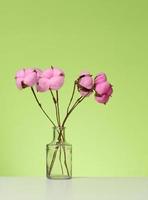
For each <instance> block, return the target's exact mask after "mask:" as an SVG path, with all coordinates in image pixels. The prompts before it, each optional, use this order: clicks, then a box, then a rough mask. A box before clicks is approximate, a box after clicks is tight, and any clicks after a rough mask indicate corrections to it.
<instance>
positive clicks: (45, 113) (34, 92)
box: [31, 87, 56, 127]
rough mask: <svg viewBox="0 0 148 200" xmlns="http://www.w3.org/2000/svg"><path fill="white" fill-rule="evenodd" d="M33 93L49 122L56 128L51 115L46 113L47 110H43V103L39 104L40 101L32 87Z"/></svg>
mask: <svg viewBox="0 0 148 200" xmlns="http://www.w3.org/2000/svg"><path fill="white" fill-rule="evenodd" d="M31 91H32V93H33V96H34V98H35V100H36V102H37V104H38V105H39V107H40V109H41V110H42V112H43V113H44V115H45V116H46V117H47V118H48V120H49V121H50V122H51V123H52V124H53V126H54V127H55V126H56V125H55V123H54V122H53V121H52V119H51V118H50V117H49V115H48V114H47V113H46V112H45V110H44V109H43V107H42V105H41V103H40V102H39V100H38V98H37V95H36V93H35V91H34V89H33V87H31Z"/></svg>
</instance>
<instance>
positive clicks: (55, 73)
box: [15, 66, 113, 175]
mask: <svg viewBox="0 0 148 200" xmlns="http://www.w3.org/2000/svg"><path fill="white" fill-rule="evenodd" d="M64 78H65V74H64V71H63V70H61V69H59V68H57V67H53V66H51V68H47V69H46V70H41V69H38V68H34V69H33V68H27V69H25V68H24V69H21V70H19V71H18V72H17V73H16V76H15V79H16V86H17V88H18V89H20V90H22V89H25V88H28V87H30V88H31V91H32V93H33V96H34V97H35V100H36V102H37V103H38V105H39V107H40V109H41V110H42V112H43V113H44V114H45V116H46V117H47V118H48V120H49V121H50V122H51V123H52V125H53V126H54V127H58V128H59V131H58V134H59V136H58V142H57V143H56V144H60V143H61V141H62V140H63V137H64V136H63V132H62V131H61V130H62V129H63V128H64V127H65V123H66V121H67V119H68V117H69V116H70V114H71V113H72V112H73V110H74V109H75V108H76V107H77V106H78V105H79V104H80V103H81V102H82V101H83V100H84V99H86V97H90V96H91V95H92V94H94V97H95V100H96V102H97V103H101V104H106V103H107V102H108V100H109V98H110V97H111V95H112V92H113V88H112V85H111V84H110V83H109V82H108V80H107V77H106V74H105V73H99V74H98V75H96V76H95V77H94V78H93V76H92V75H91V74H90V73H88V72H83V73H81V74H80V75H79V77H78V78H77V79H76V80H75V81H74V84H73V90H72V95H71V97H70V100H69V103H68V106H67V109H66V114H65V117H64V119H63V120H61V116H60V105H59V89H60V88H61V87H62V86H63V84H64ZM76 89H77V91H78V92H79V93H80V96H79V98H77V99H76V101H74V95H75V92H76ZM48 91H49V92H50V93H51V96H52V99H53V103H54V106H55V113H56V122H54V121H53V120H52V118H51V116H49V114H47V112H46V111H45V109H44V108H43V106H42V104H41V103H40V101H39V99H38V97H37V93H36V92H48ZM73 101H74V102H73ZM63 150H64V151H65V149H63ZM55 151H56V150H55ZM64 155H65V156H66V154H64ZM53 157H54V155H53ZM52 165H53V159H52V162H51V163H50V172H51V169H52V167H53V166H52ZM67 172H68V171H67ZM68 175H69V174H68Z"/></svg>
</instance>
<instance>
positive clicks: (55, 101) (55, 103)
mask: <svg viewBox="0 0 148 200" xmlns="http://www.w3.org/2000/svg"><path fill="white" fill-rule="evenodd" d="M50 93H51V95H52V99H53V103H54V106H55V111H56V119H57V124H58V126H60V124H59V116H58V108H57V99H56V98H55V96H54V94H53V91H52V90H50Z"/></svg>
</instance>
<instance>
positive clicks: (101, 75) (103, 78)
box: [94, 72, 107, 84]
mask: <svg viewBox="0 0 148 200" xmlns="http://www.w3.org/2000/svg"><path fill="white" fill-rule="evenodd" d="M105 81H107V77H106V74H105V73H103V72H102V73H99V74H98V75H97V76H96V77H95V80H94V82H95V84H98V83H102V82H105Z"/></svg>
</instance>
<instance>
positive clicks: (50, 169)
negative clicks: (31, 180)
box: [48, 146, 59, 176]
mask: <svg viewBox="0 0 148 200" xmlns="http://www.w3.org/2000/svg"><path fill="white" fill-rule="evenodd" d="M58 148H59V146H57V147H56V149H55V151H54V153H53V157H52V161H51V164H50V167H49V171H48V175H49V176H50V174H51V171H52V168H53V165H54V162H55V158H56V155H57V151H58Z"/></svg>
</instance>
